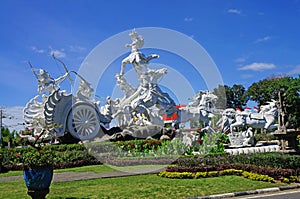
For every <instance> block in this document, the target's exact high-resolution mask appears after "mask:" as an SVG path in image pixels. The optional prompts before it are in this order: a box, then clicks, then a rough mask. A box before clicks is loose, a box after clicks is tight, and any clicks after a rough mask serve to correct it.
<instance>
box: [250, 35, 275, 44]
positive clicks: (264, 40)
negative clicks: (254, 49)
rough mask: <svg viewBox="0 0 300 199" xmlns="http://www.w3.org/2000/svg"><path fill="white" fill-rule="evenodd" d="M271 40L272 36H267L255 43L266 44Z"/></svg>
mask: <svg viewBox="0 0 300 199" xmlns="http://www.w3.org/2000/svg"><path fill="white" fill-rule="evenodd" d="M271 39H272V37H270V36H265V37H263V38H259V39H257V40H256V41H255V42H254V43H261V42H266V41H269V40H271Z"/></svg>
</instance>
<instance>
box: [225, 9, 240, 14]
mask: <svg viewBox="0 0 300 199" xmlns="http://www.w3.org/2000/svg"><path fill="white" fill-rule="evenodd" d="M227 13H231V14H237V15H240V14H242V11H241V10H238V9H233V8H231V9H228V10H227Z"/></svg>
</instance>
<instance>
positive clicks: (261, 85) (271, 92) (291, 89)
mask: <svg viewBox="0 0 300 199" xmlns="http://www.w3.org/2000/svg"><path fill="white" fill-rule="evenodd" d="M299 79H300V76H299V77H298V78H293V77H271V78H267V79H264V80H260V81H259V82H257V83H253V84H252V85H251V86H250V87H249V88H248V90H247V92H246V95H247V97H248V98H249V99H251V100H253V101H255V102H257V103H258V105H259V106H260V105H263V104H266V103H267V102H268V101H270V100H271V99H274V100H276V101H279V98H281V103H280V104H279V108H280V109H282V112H283V118H281V120H282V122H284V124H283V125H285V126H286V127H291V128H296V127H299V126H300V80H299Z"/></svg>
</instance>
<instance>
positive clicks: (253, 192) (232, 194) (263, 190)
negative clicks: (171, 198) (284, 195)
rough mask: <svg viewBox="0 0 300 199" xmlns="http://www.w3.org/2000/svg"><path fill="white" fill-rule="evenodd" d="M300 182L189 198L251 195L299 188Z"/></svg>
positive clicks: (212, 198) (203, 198)
mask: <svg viewBox="0 0 300 199" xmlns="http://www.w3.org/2000/svg"><path fill="white" fill-rule="evenodd" d="M299 188H300V184H298V185H291V186H282V187H273V188H266V189H256V190H250V191H241V192H234V193H224V194H216V195H210V196H202V197H195V198H189V199H218V198H230V197H237V196H245V195H253V194H262V193H269V192H277V191H285V190H289V189H299Z"/></svg>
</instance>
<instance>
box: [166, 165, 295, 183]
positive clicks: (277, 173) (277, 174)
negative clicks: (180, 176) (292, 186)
mask: <svg viewBox="0 0 300 199" xmlns="http://www.w3.org/2000/svg"><path fill="white" fill-rule="evenodd" d="M228 169H235V170H243V171H247V172H251V173H258V174H261V175H268V176H270V177H272V178H274V179H275V180H279V179H282V178H289V177H290V176H297V175H298V174H297V172H296V171H295V170H293V169H276V168H271V167H268V168H263V167H258V166H256V165H243V164H226V165H203V166H195V167H180V166H172V167H167V168H166V171H167V172H211V171H223V170H228Z"/></svg>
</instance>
